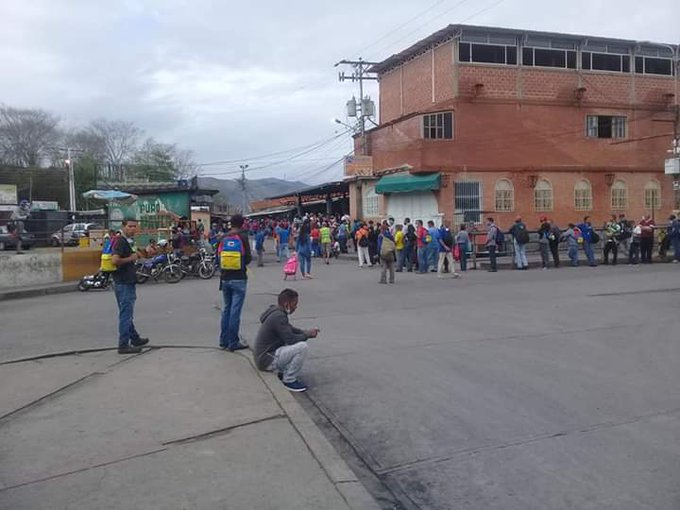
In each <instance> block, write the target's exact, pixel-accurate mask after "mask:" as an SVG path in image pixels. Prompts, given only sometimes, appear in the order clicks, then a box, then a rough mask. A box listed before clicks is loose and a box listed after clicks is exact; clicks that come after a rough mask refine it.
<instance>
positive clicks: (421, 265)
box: [108, 215, 680, 392]
mask: <svg viewBox="0 0 680 510" xmlns="http://www.w3.org/2000/svg"><path fill="white" fill-rule="evenodd" d="M198 228H200V227H197V228H196V230H197V232H198V233H199V235H198V238H199V241H202V240H205V238H206V237H207V238H208V239H207V240H208V241H209V242H210V243H211V244H213V245H214V246H215V249H216V252H217V257H216V261H217V264H219V269H220V291H221V293H222V298H223V302H224V306H223V308H222V315H221V321H220V334H219V337H218V343H219V346H220V348H221V349H223V350H226V351H229V352H235V351H239V350H242V349H247V348H249V346H248V345H246V343H245V342H243V341H242V339H241V336H240V333H239V330H240V321H241V311H242V308H243V304H244V302H245V296H246V288H247V280H248V270H247V267H248V265H249V264H250V263H251V261H252V260H253V256H252V250H251V238H253V239H254V250H255V252H256V255H257V262H258V265H262V264H263V263H264V257H263V253H264V245H265V240H266V239H267V238H269V237H271V238H273V239H274V240H275V246H276V248H275V249H276V258H277V260H278V262H279V263H281V262H284V261H285V264H284V275H285V276H284V278H287V277H288V276H296V275H297V271H298V265H299V267H300V272H301V274H302V277H303V278H306V279H309V278H312V274H311V265H312V258H313V257H318V258H322V259H323V261H324V262H325V263H326V264H330V260H331V256H332V254H333V252H334V250H336V249H337V251H338V253H349V251H350V249H351V248H352V247H353V250H354V251H355V252H356V255H357V259H358V264H359V267H360V268H364V267H367V268H368V267H373V266H375V265H377V264H379V265H380V266H381V272H380V279H379V282H380V283H381V284H393V283H395V273H397V272H403V271H406V272H416V273H418V274H426V273H428V272H436V273H437V275H438V276H439V277H442V278H443V277H445V276H446V273H448V276H449V277H453V278H457V277H459V276H460V274H459V273H458V272H456V263H458V264H459V266H460V270H461V271H462V272H464V271H466V270H467V257H468V255H469V254H471V253H474V254H475V256H478V255H479V256H482V255H486V256H488V259H489V264H488V267H489V269H488V270H489V271H492V272H496V271H497V270H498V266H497V257H498V254H499V253H498V252H499V250H502V251H503V252H506V251H507V245H508V244H510V243H511V244H512V247H513V249H512V253H513V257H514V265H515V267H516V268H517V269H518V270H526V269H528V267H529V263H528V260H527V246H528V245H529V243H530V242H531V240H532V235H533V236H536V235H537V236H538V239H537V240H538V247H539V253H540V256H541V265H542V268H543V269H548V268H549V267H550V265H551V259H552V265H553V266H554V267H559V266H560V249H559V248H560V244H561V243H566V246H567V256H568V258H569V262H570V265H571V266H578V265H579V251H580V250H582V251H583V253H584V254H585V258H586V261H587V263H588V265H590V266H595V265H597V258H596V256H595V247H596V246H597V245H598V244H599V243H602V261H603V263H604V264H610V263H611V264H613V265H616V264H617V263H618V256H619V253H622V254H625V255H627V257H628V262H629V264H638V263H643V264H651V262H652V250H653V246H654V240H655V235H656V234H658V236H657V237H658V239H659V248H660V254H661V255H662V256H664V257H665V255H666V253H667V252H668V251H669V250H670V248H671V247H672V250H673V255H674V260H673V261H674V262H678V261H680V220H679V219H678V218H676V217H675V216H674V215H672V216H670V218H669V221H668V225H667V226H666V227H664V228H657V227H656V225H655V224H654V221H653V219H652V218H650V217H648V216H643V217H642V218H641V219H640V221H638V222H634V221H629V220H628V219H627V218H626V217H625V216H624V215H619V216H616V215H611V217H610V219H609V221H607V222H606V223H605V224H604V225H603V226H602V228H601V229H597V228H595V227H594V226H593V224H592V222H591V221H590V217H589V216H586V217H584V218H583V221H582V222H580V223H578V224H574V223H569V224H568V225H567V228H566V229H565V230H562V229H561V228H559V226H558V225H556V224H555V222H553V221H552V220H551V219H550V218H548V217H547V216H542V217H540V218H539V221H538V228H537V230H536V231H535V232H530V231H529V229H528V227H527V225H526V224H525V223H524V222H523V220H522V218H521V217H517V218H516V219H515V222H514V223H513V224H512V226H511V227H510V228H509V229H507V231H504V230H503V229H501V228H500V227H499V226H498V225H497V224H496V223H495V221H494V219H493V218H492V217H489V218H487V219H486V229H485V231H484V232H481V231H479V230H475V231H474V232H469V231H468V228H467V226H466V225H465V224H462V225H459V227H458V229H457V231H456V232H453V231H452V230H451V228H450V225H449V224H448V222H446V221H444V222H443V223H442V225H441V226H438V227H437V226H435V224H434V222H433V221H431V220H430V221H428V222H427V224H425V223H424V222H423V221H422V220H420V219H416V220H415V222H414V223H412V222H411V220H410V218H405V219H404V222H403V223H396V222H395V220H394V218H388V219H386V220H384V221H381V222H373V221H368V222H362V221H358V220H355V221H352V220H351V219H350V218H349V217H348V216H343V217H337V216H335V217H334V216H314V215H311V216H305V217H302V218H300V217H297V218H294V219H293V220H291V221H288V220H274V219H265V220H259V221H248V220H245V219H244V218H243V217H242V216H240V215H234V216H232V218H231V221H230V223H229V225H228V226H227V225H218V224H214V225H212V226H211V228H210V231H209V232H208V233H205V232H204V229H201V230H200V231H198ZM136 230H137V222H136V221H135V220H126V221H124V222H123V227H122V229H121V233H120V234H119V235H118V236H117V238H116V242H115V243H113V242H111V243H110V250H108V251H109V253H110V265H111V268H115V271H113V278H114V280H115V283H116V286H115V295H116V301H117V304H118V308H119V343H118V352H119V353H121V354H134V353H138V352H140V351H141V347H142V346H144V345H146V344H147V343H148V342H149V339H148V338H145V337H142V336H141V335H140V334H139V333H138V332H137V330H136V328H135V325H134V319H133V316H134V306H135V301H136V290H135V283H136V282H135V269H134V263H135V261H136V260H137V259H138V258H139V257H147V256H153V255H154V253H156V251H157V250H158V249H160V248H161V247H158V246H156V245H155V243H151V244H150V246H147V247H146V249H145V250H144V252H142V251H141V250H140V251H135V249H134V237H135V234H136ZM598 231H599V232H601V235H602V239H601V236H600V234H599V233H598ZM181 237H184V233H183V229H181V228H179V227H178V228H176V229H175V231H174V233H173V238H172V241H173V242H172V244H173V248H175V249H177V248H179V245H178V246H177V247H176V246H175V245H176V244H178V243H180V242H181V241H180V238H181ZM479 237H482V239H483V243H482V244H479V243H476V241H478V238H479ZM479 248H483V249H485V253H484V252H482V251H480V249H479ZM664 250H665V251H664ZM298 262H299V264H298ZM298 300H299V295H298V293H297V292H296V291H295V290H293V289H284V290H283V291H282V292H281V293H280V294H279V296H278V299H277V303H276V304H273V305H272V306H270V307H269V308H268V309H267V310H266V311H265V312H264V313H263V314H262V316H261V318H260V322H261V326H260V330H259V332H258V335H257V337H256V339H255V342H254V345H253V346H252V349H253V352H254V356H255V363H256V365H257V367H258V368H259V369H260V370H267V371H273V372H276V373H277V374H278V377H279V379H280V380H281V382H282V383H283V384H284V386H286V387H287V388H288V389H289V390H290V391H295V392H298V391H305V390H306V389H307V387H306V386H305V384H304V383H303V382H302V381H301V380H300V379H299V377H298V374H299V372H300V370H301V368H302V364H303V362H304V360H305V357H306V355H307V343H306V341H307V340H308V339H310V338H315V337H316V336H317V335H318V334H319V329H318V328H314V329H311V330H302V329H298V328H295V327H294V326H292V325H291V324H290V323H289V319H288V317H289V316H290V315H291V314H292V313H293V312H294V311H295V310H296V308H297V306H298Z"/></svg>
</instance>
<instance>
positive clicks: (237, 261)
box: [220, 235, 245, 271]
mask: <svg viewBox="0 0 680 510" xmlns="http://www.w3.org/2000/svg"><path fill="white" fill-rule="evenodd" d="M244 255H245V250H244V248H243V240H242V239H241V237H240V236H238V235H230V236H227V237H225V238H224V239H223V240H222V245H221V246H220V269H221V270H222V271H241V270H242V269H243V267H244V266H243V262H244Z"/></svg>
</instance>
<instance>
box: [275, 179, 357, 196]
mask: <svg viewBox="0 0 680 510" xmlns="http://www.w3.org/2000/svg"><path fill="white" fill-rule="evenodd" d="M348 191H349V184H348V183H347V182H346V181H333V182H326V183H324V184H319V185H317V186H308V187H306V188H302V189H299V190H296V191H289V192H288V193H282V194H281V195H276V196H273V197H267V198H266V199H265V200H274V199H277V198H286V197H298V196H300V197H311V196H315V195H323V194H326V193H344V192H348Z"/></svg>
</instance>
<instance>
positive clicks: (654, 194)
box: [645, 181, 661, 210]
mask: <svg viewBox="0 0 680 510" xmlns="http://www.w3.org/2000/svg"><path fill="white" fill-rule="evenodd" d="M645 209H656V210H658V209H661V184H659V181H649V182H648V183H647V184H645Z"/></svg>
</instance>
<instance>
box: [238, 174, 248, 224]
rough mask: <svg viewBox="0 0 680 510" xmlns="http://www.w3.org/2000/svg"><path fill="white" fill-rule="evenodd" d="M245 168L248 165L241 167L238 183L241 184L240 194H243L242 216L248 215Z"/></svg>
mask: <svg viewBox="0 0 680 510" xmlns="http://www.w3.org/2000/svg"><path fill="white" fill-rule="evenodd" d="M246 168H248V165H241V179H239V183H240V184H241V193H243V207H242V210H243V214H247V213H248V195H247V193H246Z"/></svg>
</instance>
